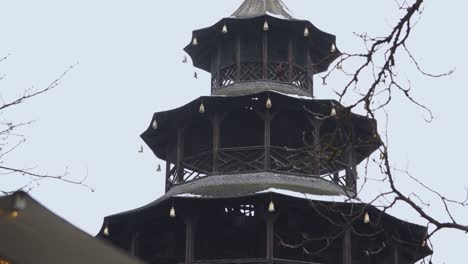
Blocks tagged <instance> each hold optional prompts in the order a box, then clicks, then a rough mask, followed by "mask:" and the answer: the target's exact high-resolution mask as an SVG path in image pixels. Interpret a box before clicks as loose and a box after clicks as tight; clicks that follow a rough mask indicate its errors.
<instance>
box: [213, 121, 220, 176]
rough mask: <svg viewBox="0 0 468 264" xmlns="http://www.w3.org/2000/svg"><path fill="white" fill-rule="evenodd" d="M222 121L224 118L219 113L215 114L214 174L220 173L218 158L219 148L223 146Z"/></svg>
mask: <svg viewBox="0 0 468 264" xmlns="http://www.w3.org/2000/svg"><path fill="white" fill-rule="evenodd" d="M221 120H222V117H221V115H220V114H219V113H215V114H214V115H213V117H212V125H213V173H216V172H218V157H219V148H220V144H221V134H220V130H221Z"/></svg>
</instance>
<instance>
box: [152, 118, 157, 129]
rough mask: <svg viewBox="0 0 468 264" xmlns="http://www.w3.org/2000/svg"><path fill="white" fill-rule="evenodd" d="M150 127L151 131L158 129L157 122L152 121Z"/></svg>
mask: <svg viewBox="0 0 468 264" xmlns="http://www.w3.org/2000/svg"><path fill="white" fill-rule="evenodd" d="M151 127H153V129H158V121H157V120H156V119H155V120H153V123H152V124H151Z"/></svg>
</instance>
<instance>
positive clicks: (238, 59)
mask: <svg viewBox="0 0 468 264" xmlns="http://www.w3.org/2000/svg"><path fill="white" fill-rule="evenodd" d="M241 67H242V66H241V39H240V33H237V35H236V79H237V80H238V81H240V80H241V79H240V78H241Z"/></svg>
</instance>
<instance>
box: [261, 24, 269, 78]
mask: <svg viewBox="0 0 468 264" xmlns="http://www.w3.org/2000/svg"><path fill="white" fill-rule="evenodd" d="M267 72H268V33H267V32H266V31H263V34H262V73H263V79H264V80H266V79H268V76H267Z"/></svg>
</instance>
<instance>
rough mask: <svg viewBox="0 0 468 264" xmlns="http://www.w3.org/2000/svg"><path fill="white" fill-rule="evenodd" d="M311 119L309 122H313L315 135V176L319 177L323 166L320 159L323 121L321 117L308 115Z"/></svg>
mask: <svg viewBox="0 0 468 264" xmlns="http://www.w3.org/2000/svg"><path fill="white" fill-rule="evenodd" d="M307 119H309V122H310V123H311V125H312V127H313V136H314V144H313V147H314V176H317V177H319V176H320V168H321V166H322V164H321V161H320V152H321V148H320V128H321V127H322V121H321V120H319V119H314V118H310V117H309V116H308V117H307Z"/></svg>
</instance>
